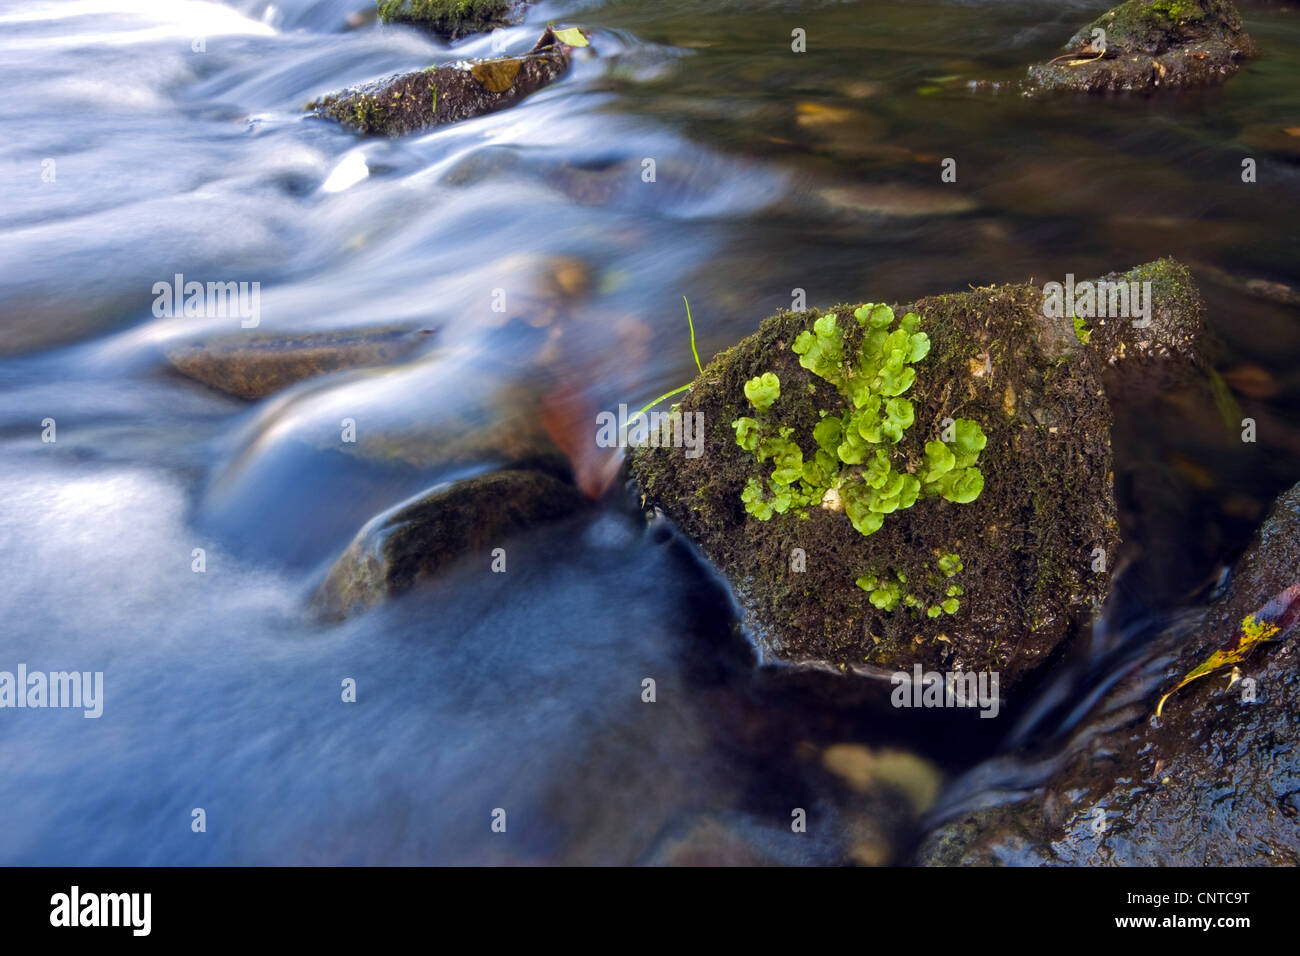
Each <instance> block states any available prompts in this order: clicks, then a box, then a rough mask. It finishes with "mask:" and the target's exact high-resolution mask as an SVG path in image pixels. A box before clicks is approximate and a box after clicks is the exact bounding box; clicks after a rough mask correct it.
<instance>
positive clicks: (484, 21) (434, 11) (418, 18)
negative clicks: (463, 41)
mask: <svg viewBox="0 0 1300 956" xmlns="http://www.w3.org/2000/svg"><path fill="white" fill-rule="evenodd" d="M377 2H378V13H379V19H380V20H382V21H383V22H384V23H410V24H413V25H415V26H420V27H425V28H427V29H429V30H432V31H433V32H434V33H436V34H438V35H439V36H441V37H444V38H446V39H448V40H458V39H460V38H461V37H466V36H469V35H470V34H471V33H482V32H483V31H485V30H491V29H493V28H494V27H500V26H506V25H507V24H509V23H510V22H511V21H512V18H513V14H514V13H515V11H516V9H517V8H518V7H521V6H523V4H522V3H521V2H519V0H377Z"/></svg>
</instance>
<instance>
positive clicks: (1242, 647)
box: [1156, 582, 1300, 717]
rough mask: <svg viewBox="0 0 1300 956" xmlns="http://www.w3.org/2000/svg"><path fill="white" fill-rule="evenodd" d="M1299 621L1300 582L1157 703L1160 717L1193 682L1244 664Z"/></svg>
mask: <svg viewBox="0 0 1300 956" xmlns="http://www.w3.org/2000/svg"><path fill="white" fill-rule="evenodd" d="M1297 620H1300V582H1297V583H1295V584H1293V585H1291V586H1290V587H1289V588H1287V589H1286V590H1285V591H1282V592H1281V593H1279V594H1277V595H1276V596H1275V597H1274V598H1273V600H1271V601H1269V602H1268V603H1267V604H1265V605H1264V606H1263V607H1262V608H1260V609H1259V610H1258V611H1256V612H1255V613H1254V614H1247V615H1246V617H1245V618H1244V619H1243V620H1242V622H1241V627H1239V628H1237V630H1236V632H1235V633H1234V634H1233V635H1232V638H1231V639H1230V640H1229V641H1228V643H1227V644H1225V645H1223V647H1221V648H1219V649H1218V650H1217V651H1215V652H1214V653H1213V654H1211V655H1210V656H1209V657H1208V658H1206V659H1205V660H1204V661H1202V662H1201V663H1200V664H1197V665H1196V666H1195V667H1193V668H1192V669H1191V670H1190V671H1188V672H1187V676H1186V677H1184V678H1183V679H1182V680H1180V681H1179V682H1178V683H1177V684H1176V685H1175V686H1174V688H1173V690H1171V691H1169V693H1167V694H1165V696H1163V697H1161V698H1160V702H1159V703H1158V704H1156V717H1159V716H1160V712H1161V711H1162V710H1163V709H1164V706H1165V701H1167V700H1168V699H1169V698H1170V697H1172V696H1173V695H1174V694H1176V693H1177V692H1178V691H1180V690H1182V689H1183V688H1184V687H1186V686H1187V685H1188V684H1190V683H1191V682H1192V681H1194V680H1196V679H1197V678H1199V677H1204V676H1205V675H1206V674H1211V673H1213V672H1214V671H1216V670H1218V669H1219V668H1220V667H1226V666H1227V665H1229V664H1238V663H1240V662H1241V661H1244V660H1245V659H1246V658H1247V657H1248V656H1249V655H1250V652H1251V651H1253V650H1254V649H1255V648H1256V646H1258V645H1259V644H1262V643H1264V642H1265V641H1272V640H1277V639H1278V637H1279V636H1280V635H1285V634H1286V633H1287V632H1288V631H1289V630H1290V629H1291V627H1292V626H1293V625H1294V624H1295V623H1296V621H1297Z"/></svg>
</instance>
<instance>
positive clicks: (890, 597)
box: [855, 554, 963, 618]
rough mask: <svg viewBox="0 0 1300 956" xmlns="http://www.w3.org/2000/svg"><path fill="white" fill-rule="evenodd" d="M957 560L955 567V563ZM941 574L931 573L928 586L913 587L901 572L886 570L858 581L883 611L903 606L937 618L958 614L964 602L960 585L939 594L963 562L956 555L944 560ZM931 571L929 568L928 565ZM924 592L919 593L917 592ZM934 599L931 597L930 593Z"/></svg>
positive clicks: (949, 586) (943, 556)
mask: <svg viewBox="0 0 1300 956" xmlns="http://www.w3.org/2000/svg"><path fill="white" fill-rule="evenodd" d="M953 561H955V564H954V563H953ZM939 565H940V566H939V572H938V573H935V572H933V571H930V572H929V573H927V575H926V581H925V584H924V586H921V585H920V584H917V585H909V584H908V580H907V576H906V575H904V574H903V573H902V572H900V571H886V572H881V573H879V574H867V575H863V576H862V577H860V578H858V579H857V581H856V582H855V583H856V584H857V586H858V587H860V588H862V590H864V591H866V592H867V596H868V600H870V601H871V603H872V605H874V606H875V607H877V608H879V609H880V610H882V611H892V610H894V609H895V608H896V607H898V605H899V604H900V603H901V604H902V605H903V606H905V607H906V608H908V609H909V610H912V611H915V612H917V613H918V614H919V613H924V614H925V616H926V617H929V618H936V617H938V616H939V615H941V614H956V613H957V610H958V608H960V607H961V602H960V601H959V600H958V599H957V598H958V596H959V595H961V594H962V593H963V592H962V588H961V587H960V586H959V585H956V584H950V585H948V586H947V589H946V591H945V592H944V594H943V596H940V595H939V594H938V593H937V592H939V591H940V590H941V589H943V587H944V581H945V580H946V579H948V578H951V577H952V576H953V575H955V574H957V573H958V572H959V571H961V559H960V558H959V557H957V555H955V554H945V555H942V556H941V557H940V562H939ZM926 567H927V568H928V567H929V565H926ZM917 591H920V592H923V593H921V594H917V593H914V592H917ZM927 593H928V594H929V595H930V597H927V596H926V594H927Z"/></svg>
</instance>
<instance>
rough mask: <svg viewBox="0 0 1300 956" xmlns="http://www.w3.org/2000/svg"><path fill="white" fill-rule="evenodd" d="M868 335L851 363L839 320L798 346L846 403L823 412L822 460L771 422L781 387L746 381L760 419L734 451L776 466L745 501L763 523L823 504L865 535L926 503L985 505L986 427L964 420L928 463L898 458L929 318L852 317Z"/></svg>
mask: <svg viewBox="0 0 1300 956" xmlns="http://www.w3.org/2000/svg"><path fill="white" fill-rule="evenodd" d="M853 315H854V318H855V319H856V320H857V322H858V326H859V327H860V329H861V330H862V336H861V342H860V344H859V346H858V348H857V351H856V354H855V355H853V356H851V357H850V356H846V355H845V335H844V329H843V328H841V326H840V321H839V318H838V317H837V316H835V315H833V314H827V315H823V316H821V317H820V318H818V319H817V320H816V321H815V322H814V323H813V327H812V328H811V329H805V330H804V331H802V332H800V333H799V335H798V337H796V338H795V340H794V343H793V344H792V345H791V349H792V351H794V353H795V354H796V355H798V356H799V364H800V365H802V366H803V367H804V368H806V369H808V371H810V372H812V373H813V374H814V375H816V376H817V377H818V378H820V379H822V380H823V381H826V382H828V383H830V384H831V385H832V386H834V387H835V389H836V391H837V392H838V393H839V394H840V396H841V398H842V399H843V401H844V407H843V408H842V409H840V410H839V412H838V414H833V413H828V412H822V413H821V415H822V417H821V420H820V421H819V422H818V423H817V424H816V426H814V428H813V433H812V440H813V443H814V444H815V445H816V448H817V450H816V452H814V453H813V455H812V457H811V458H810V459H807V460H805V458H804V450H803V447H802V446H801V445H800V444H799V443H798V442H797V441H795V440H794V438H793V437H792V435H793V430H792V429H790V428H789V427H783V426H781V425H780V424H779V422H776V421H774V420H773V418H774V416H773V415H771V414H770V412H771V411H772V409H773V406H775V405H776V404H777V402H778V401H779V400H780V397H781V382H780V380H779V378H778V377H777V375H776V373H774V372H764V373H762V374H761V375H758V376H756V377H754V378H752V379H750V380H749V381H748V382H746V383H745V387H744V391H745V398H746V399H747V400H748V402H749V404H750V406H751V407H752V408H753V409H754V412H755V413H756V414H757V416H758V417H751V416H743V417H741V418H737V419H736V420H735V421H733V422H732V423H731V424H732V427H733V428H734V429H735V432H736V443H737V444H738V445H740V447H741V448H744V449H745V450H746V451H749V452H753V453H754V455H755V457H756V459H757V460H758V462H759V463H760V464H768V463H771V471H770V472H769V474H768V477H767V481H766V482H764V481H762V480H761V479H751V481H750V482H749V483H748V484H747V485H746V488H745V492H744V494H743V495H742V500H743V501H744V503H745V510H746V511H748V512H749V513H750V514H752V515H754V516H755V517H756V518H758V519H759V520H761V521H766V520H768V519H769V518H771V516H772V515H773V514H785V513H786V512H788V511H791V510H793V511H794V512H795V513H796V514H799V515H801V516H805V517H806V509H807V508H808V507H809V506H810V505H813V504H817V503H823V504H825V505H826V506H827V507H830V508H832V509H834V510H840V508H841V507H842V509H843V511H844V513H845V514H846V515H847V516H848V519H849V521H850V522H851V523H852V524H853V527H854V528H856V529H857V530H858V531H859V532H860V533H861V534H864V535H869V534H873V533H875V532H876V531H878V530H880V528H881V527H882V525H883V524H884V520H885V516H886V515H889V514H893V513H894V512H895V511H900V510H906V509H907V508H910V507H912V505H914V504H915V503H916V502H917V501H918V500H919V499H920V498H923V497H941V498H946V499H947V500H949V501H952V502H955V503H958V504H966V503H968V502H971V501H974V500H975V499H976V498H978V497H979V495H980V492H981V491H982V490H983V489H984V476H983V474H982V473H981V472H980V470H979V468H978V467H976V463H977V461H978V459H979V453H980V452H981V451H982V450H983V448H984V445H985V442H986V441H987V439H986V438H985V436H984V432H983V431H982V430H981V429H980V426H979V425H978V424H977V423H976V422H973V421H970V420H969V419H964V418H960V419H957V420H956V421H955V422H954V423H953V425H952V428H951V432H952V434H951V436H949V437H948V438H947V440H943V441H930V442H927V443H926V445H925V460H924V461H923V462H917V463H913V467H908V465H909V463H908V462H907V460H906V458H905V456H902V455H900V454H898V453H896V449H895V446H897V445H898V444H899V442H901V441H902V439H903V436H904V435H905V434H906V433H907V431H908V429H910V428H911V427H912V426H913V425H914V424H915V421H916V412H915V409H914V408H913V406H912V403H911V401H909V400H908V399H907V398H906V393H907V392H908V391H909V390H910V389H911V387H912V385H913V383H914V382H915V381H916V369H915V367H914V366H915V365H916V364H917V363H918V362H921V361H922V360H923V359H924V358H925V357H926V355H928V354H929V352H930V338H929V336H928V335H926V333H925V332H923V331H921V329H920V324H921V317H920V316H919V315H917V314H916V313H915V312H909V313H907V314H906V315H904V316H903V317H902V318H901V319H899V320H897V324H895V316H894V310H893V309H891V308H890V307H889V306H887V305H877V304H874V303H868V304H867V305H864V306H862V307H861V308H859V309H857V310H855V311H854V313H853Z"/></svg>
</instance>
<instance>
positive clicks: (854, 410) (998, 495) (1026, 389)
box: [631, 260, 1201, 691]
mask: <svg viewBox="0 0 1300 956" xmlns="http://www.w3.org/2000/svg"><path fill="white" fill-rule="evenodd" d="M1111 279H1112V280H1119V281H1122V282H1124V283H1136V287H1138V288H1144V289H1145V290H1146V291H1147V292H1148V293H1149V294H1150V296H1151V301H1152V302H1153V303H1154V308H1153V309H1152V311H1151V315H1150V317H1149V323H1148V324H1145V325H1143V324H1142V323H1143V322H1144V321H1146V320H1139V319H1130V318H1109V319H1104V320H1103V319H1095V318H1087V319H1083V320H1079V321H1078V323H1076V322H1075V320H1074V314H1077V313H1079V312H1082V313H1084V314H1088V315H1091V311H1090V310H1089V309H1088V308H1085V307H1084V306H1083V305H1082V304H1081V303H1079V302H1077V301H1076V302H1074V303H1073V304H1071V303H1068V302H1063V303H1060V304H1061V305H1062V307H1063V309H1064V311H1062V309H1054V308H1052V307H1050V306H1049V302H1048V297H1047V296H1045V293H1044V288H1043V287H1040V286H1036V285H1031V284H1022V285H1003V286H988V287H984V288H979V289H975V290H972V291H969V292H963V293H957V294H952V295H938V296H931V297H928V298H924V299H921V300H919V301H917V302H914V303H911V304H910V305H908V306H906V307H903V308H899V309H894V310H892V311H890V310H889V309H887V308H886V307H885V306H879V305H877V306H872V305H869V304H868V305H863V306H854V305H844V306H838V307H836V308H834V309H830V310H827V311H825V312H819V311H816V310H810V311H807V312H781V313H779V314H777V315H775V316H772V317H771V318H769V319H767V320H766V321H764V322H763V323H762V325H761V326H760V327H759V329H758V331H757V332H756V333H755V334H754V335H752V336H750V337H749V338H747V339H745V340H744V341H742V342H740V343H739V344H738V345H735V346H733V347H732V348H730V349H728V350H727V351H725V352H723V353H721V354H720V355H718V356H717V357H716V358H715V359H714V360H713V361H712V362H711V363H710V364H709V365H708V366H706V367H705V369H704V371H703V372H702V374H701V375H700V376H699V377H698V378H697V379H696V381H695V382H694V384H693V386H692V387H691V389H690V391H689V393H688V394H687V396H686V397H685V398H684V399H683V400H682V402H681V404H680V406H679V411H678V413H679V414H681V415H702V416H703V417H702V428H703V432H704V436H705V438H704V443H703V452H702V453H701V454H699V455H698V456H695V457H691V456H688V455H687V454H685V453H684V451H685V450H684V449H683V448H680V447H663V445H664V444H666V443H664V442H660V445H661V447H640V448H638V449H637V450H636V451H635V452H634V453H633V456H632V460H631V468H632V472H633V474H634V475H635V476H636V478H637V479H638V480H639V482H640V484H641V487H642V489H643V490H644V495H645V501H646V503H647V505H648V506H649V507H652V508H658V509H660V510H662V511H663V512H664V513H666V514H667V515H668V516H669V517H670V518H672V519H673V520H674V521H675V522H676V523H677V524H678V525H679V526H680V527H681V528H682V529H683V530H684V531H685V532H686V534H687V535H688V536H689V537H690V538H691V539H692V540H693V541H694V542H696V543H697V544H698V546H699V547H700V548H701V550H702V551H703V553H704V555H705V556H706V557H707V558H708V559H709V560H710V561H711V562H712V563H713V564H714V565H715V566H716V567H717V568H719V569H720V570H721V571H722V573H723V574H724V575H725V576H726V577H727V578H728V579H729V580H730V581H731V583H732V584H733V586H734V588H735V590H736V592H737V595H738V597H739V599H740V601H741V604H742V606H743V608H744V611H745V616H746V624H747V626H748V627H749V629H750V630H751V633H752V634H753V635H754V636H755V638H756V639H757V641H758V643H759V644H760V646H761V647H762V649H763V650H764V652H765V653H766V654H767V655H770V656H772V657H775V658H777V659H779V660H783V661H786V662H790V663H796V664H801V665H810V666H821V667H832V668H835V669H838V670H841V671H846V672H847V671H856V672H859V673H863V674H869V675H877V676H879V675H881V674H882V673H884V672H885V671H893V670H900V669H901V670H904V671H910V670H911V669H912V667H913V665H914V664H917V663H919V664H921V665H922V666H923V667H925V668H926V669H930V668H946V669H948V670H956V669H964V670H967V671H970V670H976V671H993V672H996V673H998V674H1000V680H1001V687H1002V690H1004V691H1005V689H1006V688H1007V687H1008V686H1010V685H1011V684H1012V683H1014V682H1015V681H1016V680H1018V679H1019V678H1020V677H1022V676H1023V675H1024V674H1026V673H1028V672H1030V671H1033V670H1034V669H1035V668H1037V667H1038V666H1039V665H1041V664H1042V663H1043V662H1044V661H1045V660H1046V659H1047V657H1048V655H1049V654H1051V652H1052V651H1053V650H1054V649H1055V648H1056V647H1057V646H1058V644H1059V643H1060V642H1061V641H1062V640H1063V639H1064V638H1065V637H1067V636H1068V635H1069V634H1071V633H1072V632H1073V631H1074V629H1075V628H1076V627H1077V625H1079V624H1080V623H1081V622H1086V621H1087V620H1089V619H1090V618H1091V617H1092V616H1093V613H1094V611H1095V609H1096V608H1097V606H1098V605H1099V603H1100V602H1101V600H1102V599H1103V598H1104V596H1105V595H1106V593H1107V589H1108V585H1109V579H1110V573H1109V567H1110V564H1111V563H1113V560H1114V556H1115V552H1116V546H1117V544H1118V528H1117V522H1116V504H1115V499H1114V494H1113V489H1112V483H1113V474H1112V458H1111V448H1110V423H1111V412H1110V405H1109V400H1108V397H1107V388H1108V387H1113V386H1110V385H1109V383H1111V382H1112V381H1114V382H1116V383H1119V382H1121V381H1122V379H1123V378H1124V377H1132V376H1137V377H1141V378H1147V377H1150V376H1152V374H1153V370H1155V369H1159V368H1161V367H1163V366H1165V365H1186V364H1188V363H1189V362H1192V363H1194V362H1195V361H1197V357H1196V352H1195V343H1196V340H1197V338H1198V336H1199V335H1200V331H1201V304H1200V298H1199V295H1198V294H1197V291H1196V288H1195V286H1194V284H1193V283H1192V280H1191V277H1190V274H1189V273H1188V272H1187V270H1186V269H1185V268H1184V267H1183V266H1181V265H1179V264H1177V263H1175V262H1173V261H1172V260H1161V261H1158V262H1154V263H1149V264H1147V265H1144V266H1139V267H1137V268H1136V269H1133V270H1131V271H1129V272H1128V273H1125V274H1124V275H1122V276H1112V277H1111ZM1144 283H1149V284H1150V285H1149V286H1144ZM1083 288H1084V286H1083V284H1082V283H1081V284H1080V285H1079V286H1078V290H1079V291H1080V292H1081V290H1082V289H1083ZM1048 313H1051V314H1050V315H1049V314H1048ZM908 316H911V318H909V317H908ZM877 325H878V326H879V328H878V329H877V328H876V326H877ZM1139 326H1140V327H1139ZM918 336H920V337H921V338H924V339H925V343H924V344H922V343H921V339H920V338H918ZM900 343H901V344H902V348H903V351H907V350H908V349H911V350H912V352H911V355H904V356H903V357H902V358H901V359H900V358H899V356H898V355H893V356H892V357H893V359H898V366H897V368H894V369H893V370H891V369H890V368H889V359H888V358H887V356H889V355H891V354H892V353H891V348H892V346H893V345H897V344H900ZM836 349H839V353H840V354H838V355H832V354H830V353H832V352H835V350H836ZM882 349H883V351H882ZM893 351H898V350H897V349H894V350H893ZM868 353H871V354H870V355H868ZM872 356H874V357H872ZM918 356H919V357H918ZM841 357H842V358H843V361H840V358H841ZM809 363H811V364H812V365H815V366H818V367H819V368H820V372H819V373H818V374H814V372H813V371H810V370H809V368H808V367H807V365H808V364H809ZM764 376H768V379H767V380H766V381H767V382H768V383H769V384H775V383H777V382H779V386H778V387H779V396H778V397H776V398H775V400H774V401H772V402H771V404H770V406H769V407H768V408H767V409H766V410H759V408H758V407H757V406H756V405H755V403H754V401H753V400H752V399H751V398H750V397H749V396H750V393H751V391H753V390H754V388H755V384H756V383H763V382H764V381H765V379H764ZM773 376H774V377H775V378H774V379H773V378H772V377H773ZM826 376H829V377H830V378H832V379H833V378H837V377H838V378H839V379H840V380H841V381H840V383H839V384H838V385H836V384H833V383H832V382H831V381H829V379H828V378H827V377H826ZM762 390H763V388H762V385H761V384H760V386H759V388H758V391H762ZM855 390H856V391H855ZM848 393H852V394H853V397H852V401H850V399H849V397H848ZM768 397H769V398H770V397H771V395H770V394H769V395H768ZM758 398H759V401H760V402H762V401H763V397H762V396H761V395H760V396H759V397H758ZM859 401H860V402H861V403H862V404H861V405H860V406H859V405H858V404H857V403H858V402H859ZM695 420H696V421H698V419H695ZM697 427H700V426H697ZM668 437H671V436H668ZM742 442H748V446H747V447H742ZM760 459H762V460H761V461H760ZM863 529H866V530H863Z"/></svg>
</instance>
